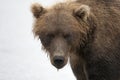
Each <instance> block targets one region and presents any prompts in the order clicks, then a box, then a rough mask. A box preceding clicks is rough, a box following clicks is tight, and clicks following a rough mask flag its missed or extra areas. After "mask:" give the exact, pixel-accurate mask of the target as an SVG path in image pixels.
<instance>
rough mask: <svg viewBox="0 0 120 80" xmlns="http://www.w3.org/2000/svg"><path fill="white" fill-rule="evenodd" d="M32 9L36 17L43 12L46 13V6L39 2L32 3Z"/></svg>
mask: <svg viewBox="0 0 120 80" xmlns="http://www.w3.org/2000/svg"><path fill="white" fill-rule="evenodd" d="M31 11H32V13H33V15H34V17H35V18H39V17H40V16H41V15H42V14H43V13H45V10H44V8H43V7H42V6H41V5H40V4H38V3H34V4H32V6H31Z"/></svg>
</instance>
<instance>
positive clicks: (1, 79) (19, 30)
mask: <svg viewBox="0 0 120 80" xmlns="http://www.w3.org/2000/svg"><path fill="white" fill-rule="evenodd" d="M56 1H57V2H58V1H61V0H1V1H0V80H75V77H74V75H73V73H72V71H71V68H70V65H69V64H67V65H66V66H65V67H64V68H63V69H61V70H59V71H57V69H56V68H55V67H53V66H52V65H51V64H50V62H49V58H48V57H47V55H46V54H45V52H44V51H42V50H41V44H40V41H38V40H37V39H34V37H33V34H32V23H33V17H32V14H31V12H30V5H31V4H32V3H33V2H39V3H41V4H42V5H44V6H49V5H53V4H54V3H56Z"/></svg>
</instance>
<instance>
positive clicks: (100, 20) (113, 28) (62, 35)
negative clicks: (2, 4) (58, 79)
mask: <svg viewBox="0 0 120 80" xmlns="http://www.w3.org/2000/svg"><path fill="white" fill-rule="evenodd" d="M32 12H33V15H34V17H35V18H36V20H35V24H34V28H33V32H34V34H35V36H39V38H40V40H41V42H42V45H43V47H44V48H45V50H46V51H48V52H49V55H50V60H51V63H52V64H53V65H54V66H55V67H56V68H58V69H60V68H62V67H63V66H64V65H66V63H67V60H68V58H69V57H70V64H71V68H72V70H73V73H74V74H75V76H76V78H77V80H120V0H78V1H76V2H66V3H59V4H56V5H54V6H53V7H51V8H49V9H44V8H43V7H41V6H40V5H39V4H34V5H33V6H32ZM56 55H57V56H62V57H63V58H64V63H63V64H62V65H59V66H58V65H56V64H55V63H54V57H55V56H56Z"/></svg>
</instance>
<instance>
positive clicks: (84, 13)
mask: <svg viewBox="0 0 120 80" xmlns="http://www.w3.org/2000/svg"><path fill="white" fill-rule="evenodd" d="M74 15H75V16H76V17H78V18H80V19H82V20H85V21H86V20H87V18H88V17H89V15H90V7H89V6H87V5H81V6H79V7H78V8H77V9H75V10H74Z"/></svg>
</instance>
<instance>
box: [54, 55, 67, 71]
mask: <svg viewBox="0 0 120 80" xmlns="http://www.w3.org/2000/svg"><path fill="white" fill-rule="evenodd" d="M53 62H54V63H53V64H54V66H55V67H56V68H58V69H60V68H62V67H63V66H64V64H65V58H64V57H63V56H55V57H54V58H53Z"/></svg>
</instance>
